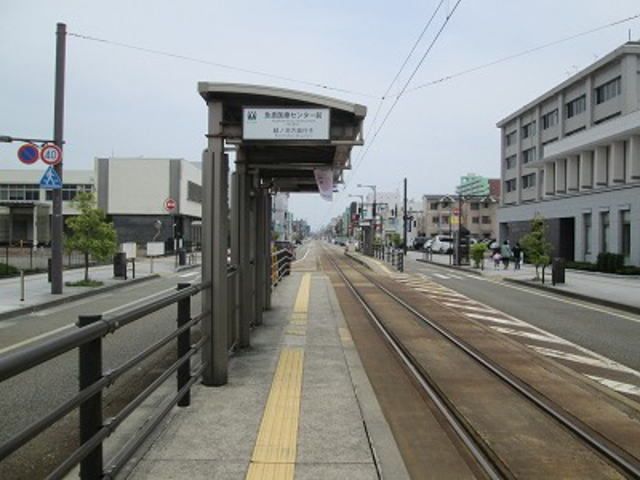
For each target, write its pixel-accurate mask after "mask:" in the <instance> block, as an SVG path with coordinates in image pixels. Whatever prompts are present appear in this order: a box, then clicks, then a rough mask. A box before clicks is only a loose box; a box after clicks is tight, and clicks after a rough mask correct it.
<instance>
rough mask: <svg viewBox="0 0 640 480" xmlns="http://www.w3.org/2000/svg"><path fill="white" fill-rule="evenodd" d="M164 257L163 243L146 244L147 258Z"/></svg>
mask: <svg viewBox="0 0 640 480" xmlns="http://www.w3.org/2000/svg"><path fill="white" fill-rule="evenodd" d="M160 255H164V242H147V257H159V256H160Z"/></svg>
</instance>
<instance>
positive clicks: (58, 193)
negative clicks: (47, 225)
mask: <svg viewBox="0 0 640 480" xmlns="http://www.w3.org/2000/svg"><path fill="white" fill-rule="evenodd" d="M66 41H67V26H66V25H65V24H64V23H58V24H57V28H56V77H55V78H56V79H55V94H54V114H53V141H54V143H55V144H56V145H57V146H58V147H60V148H61V149H62V148H63V146H64V73H65V72H64V70H65V57H66ZM54 169H55V171H56V173H57V174H58V176H59V177H60V180H62V161H61V162H60V163H58V164H57V165H56V166H55V167H54ZM52 200H53V206H52V216H51V293H52V294H61V293H62V247H63V238H62V235H63V221H64V218H63V216H62V189H58V190H53V191H52Z"/></svg>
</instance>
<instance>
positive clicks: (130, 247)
mask: <svg viewBox="0 0 640 480" xmlns="http://www.w3.org/2000/svg"><path fill="white" fill-rule="evenodd" d="M120 251H121V252H123V253H126V254H127V260H128V259H130V258H136V253H137V251H138V245H136V242H127V243H123V244H122V245H120Z"/></svg>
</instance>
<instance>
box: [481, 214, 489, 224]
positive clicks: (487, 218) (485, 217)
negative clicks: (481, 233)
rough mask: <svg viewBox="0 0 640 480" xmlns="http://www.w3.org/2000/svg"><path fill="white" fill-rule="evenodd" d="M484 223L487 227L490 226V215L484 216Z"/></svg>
mask: <svg viewBox="0 0 640 480" xmlns="http://www.w3.org/2000/svg"><path fill="white" fill-rule="evenodd" d="M482 223H483V224H485V225H488V224H490V223H491V217H489V216H488V215H483V216H482Z"/></svg>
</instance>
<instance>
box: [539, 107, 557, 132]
mask: <svg viewBox="0 0 640 480" xmlns="http://www.w3.org/2000/svg"><path fill="white" fill-rule="evenodd" d="M557 124H558V109H557V108H556V109H555V110H553V111H551V112H549V113H545V114H544V115H543V116H542V129H543V130H546V129H547V128H551V127H553V126H554V125H557Z"/></svg>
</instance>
